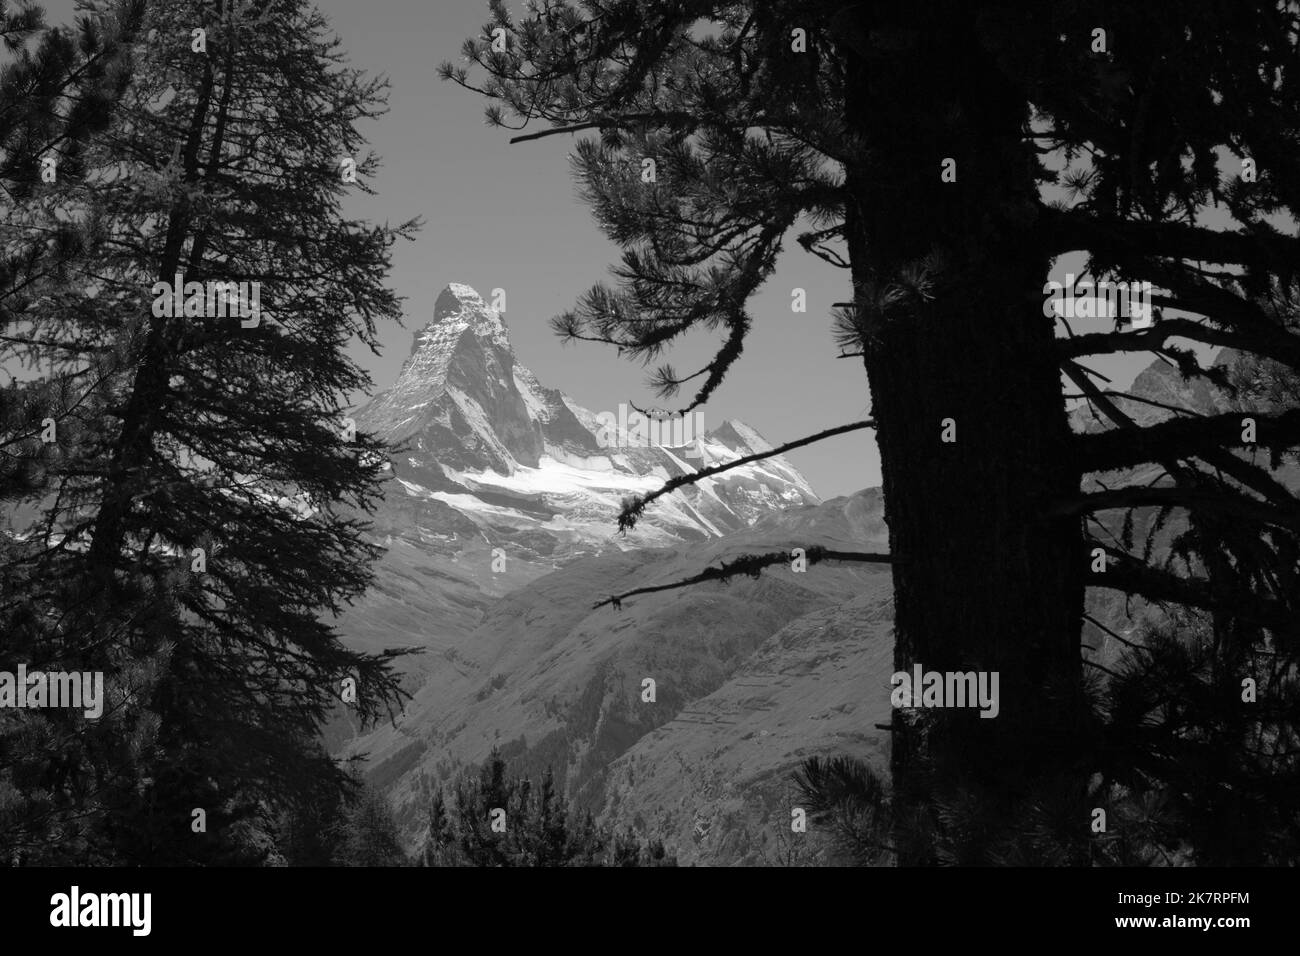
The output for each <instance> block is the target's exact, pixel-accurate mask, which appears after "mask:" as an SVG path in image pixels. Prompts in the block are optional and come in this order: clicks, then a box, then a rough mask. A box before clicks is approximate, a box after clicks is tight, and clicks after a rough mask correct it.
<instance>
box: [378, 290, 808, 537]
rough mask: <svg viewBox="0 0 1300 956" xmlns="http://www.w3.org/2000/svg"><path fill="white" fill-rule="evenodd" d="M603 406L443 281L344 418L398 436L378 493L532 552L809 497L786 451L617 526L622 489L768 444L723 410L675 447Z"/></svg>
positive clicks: (701, 533)
mask: <svg viewBox="0 0 1300 956" xmlns="http://www.w3.org/2000/svg"><path fill="white" fill-rule="evenodd" d="M612 417H613V413H609V412H606V413H603V414H600V415H598V414H596V413H593V412H591V411H589V410H587V409H585V408H583V407H582V406H580V405H578V404H577V403H576V402H574V401H573V400H572V399H570V398H569V397H567V396H565V395H564V394H563V393H561V392H560V391H559V390H557V389H553V388H547V387H545V386H544V385H542V384H541V382H539V381H538V379H537V377H536V376H535V375H534V374H533V373H532V372H531V371H530V370H529V369H527V368H526V367H524V366H522V365H520V364H519V363H518V362H517V360H516V358H515V354H514V350H513V348H512V347H511V345H510V339H509V332H508V329H507V327H506V324H505V322H504V321H503V320H502V318H501V315H500V314H499V313H498V312H497V311H495V310H493V309H491V308H489V307H488V306H487V304H486V303H485V302H484V300H483V298H482V297H481V296H480V295H479V294H478V293H477V292H476V291H475V290H474V289H473V288H471V287H470V286H467V285H463V284H460V283H451V284H449V285H448V286H447V287H446V288H445V289H444V290H443V291H442V293H441V294H440V295H439V296H438V298H437V300H436V302H435V303H434V309H433V320H432V321H430V322H429V323H428V324H427V325H425V326H424V327H423V328H421V329H420V330H419V331H417V332H416V333H415V337H414V342H413V344H412V348H411V354H410V356H409V357H408V358H407V360H406V363H405V364H404V365H403V366H402V370H401V372H400V373H399V374H398V377H397V380H396V381H395V382H394V384H393V386H392V387H391V388H390V389H388V390H387V391H385V392H382V393H380V394H379V395H377V396H376V397H375V398H374V400H373V401H371V402H370V403H369V404H368V405H367V406H365V407H364V408H362V409H361V410H360V411H358V412H357V415H356V420H357V427H358V428H359V429H361V430H364V431H370V432H372V433H376V434H378V435H380V436H381V437H383V438H385V439H387V440H389V441H391V442H397V443H400V447H401V449H402V450H401V451H400V452H399V453H398V454H396V455H395V456H394V458H393V462H392V465H393V474H394V483H393V491H392V493H391V495H399V496H401V497H403V498H405V499H408V500H409V499H415V500H414V501H411V502H410V504H416V502H423V503H425V505H424V506H425V507H427V508H431V509H434V510H435V511H439V512H441V511H442V509H443V507H444V506H445V507H446V508H449V509H450V510H451V511H453V512H456V513H457V514H458V515H459V518H460V519H467V520H468V521H469V522H470V524H471V525H472V526H474V527H475V528H477V530H478V532H479V533H480V535H481V537H482V538H483V539H484V540H485V541H487V542H488V543H491V544H496V543H502V544H505V543H508V542H514V543H515V545H516V546H522V544H521V543H522V541H523V540H525V539H526V540H527V541H528V542H529V543H528V545H527V548H528V550H529V551H533V552H536V553H546V554H552V553H553V552H555V551H557V550H558V551H559V553H561V554H563V553H584V552H589V551H592V550H600V549H602V548H605V547H611V546H612V547H618V548H626V547H635V546H638V545H640V546H645V545H666V544H673V543H677V542H680V541H682V540H699V539H702V538H709V537H717V536H720V535H722V534H725V533H727V532H729V531H733V530H736V529H738V528H743V527H746V526H748V525H749V524H750V523H752V522H753V521H754V520H756V519H757V518H759V517H761V516H763V515H765V514H768V513H770V512H772V511H774V510H780V509H782V508H785V507H789V506H792V505H803V504H816V503H818V502H819V500H820V499H819V498H818V497H817V495H816V494H815V493H814V492H813V490H812V488H811V487H809V485H808V483H807V481H806V480H805V479H804V478H803V476H801V475H800V474H799V473H798V472H797V471H796V470H795V469H794V468H793V467H792V466H791V465H790V464H789V463H788V462H786V461H785V460H784V459H782V458H779V457H778V458H769V459H765V460H763V461H760V462H755V463H752V464H750V465H746V466H743V467H741V468H737V469H736V470H734V471H732V472H728V473H726V474H723V475H719V476H717V477H715V478H711V479H706V480H704V481H701V482H700V483H699V484H697V485H695V486H689V487H687V488H684V489H682V490H681V491H679V492H677V493H675V494H673V495H671V496H666V497H665V498H662V499H660V500H659V501H657V502H656V503H655V505H654V506H652V508H651V509H650V511H648V512H647V514H646V516H645V517H644V518H643V519H642V521H641V523H639V524H638V526H637V529H636V531H635V532H633V533H632V534H630V535H628V536H617V535H616V534H615V517H616V515H617V514H618V511H619V509H620V507H621V502H622V500H623V499H624V498H626V497H629V496H631V495H635V494H644V493H646V492H649V491H652V490H654V489H655V488H658V487H660V486H661V485H662V484H663V483H664V481H666V480H667V479H668V478H670V477H673V476H675V475H680V474H683V473H686V472H690V471H694V470H696V469H698V468H700V467H704V466H706V465H711V464H716V463H719V462H725V461H734V460H735V459H736V458H739V457H742V456H745V455H750V454H753V453H755V452H759V451H766V450H769V449H770V448H771V446H770V445H768V443H767V442H766V441H765V440H764V439H763V438H762V436H761V435H759V434H758V433H757V432H756V431H754V429H752V428H750V427H749V426H747V425H745V424H744V423H743V422H739V421H735V420H728V421H726V422H724V423H723V424H722V425H721V426H720V427H719V428H717V429H715V430H714V431H712V432H707V433H703V434H693V433H691V434H686V433H684V432H683V433H681V434H682V435H683V437H682V439H681V443H680V444H678V445H664V444H662V443H661V444H653V443H646V442H643V441H642V442H626V441H624V438H625V437H626V436H625V432H622V431H617V430H615V431H613V432H611V429H610V428H609V427H608V422H609V421H610V420H611V418H612ZM602 420H603V421H602ZM679 432H680V430H679ZM663 434H664V435H670V434H671V433H670V432H668V431H664V432H663ZM611 435H613V438H614V440H613V441H611ZM670 440H671V439H670ZM391 495H390V497H391ZM435 503H436V504H435ZM402 510H405V508H403V509H402ZM539 535H540V537H539ZM543 539H545V543H543ZM539 547H540V548H541V550H540V551H538V550H537V549H538V548H539Z"/></svg>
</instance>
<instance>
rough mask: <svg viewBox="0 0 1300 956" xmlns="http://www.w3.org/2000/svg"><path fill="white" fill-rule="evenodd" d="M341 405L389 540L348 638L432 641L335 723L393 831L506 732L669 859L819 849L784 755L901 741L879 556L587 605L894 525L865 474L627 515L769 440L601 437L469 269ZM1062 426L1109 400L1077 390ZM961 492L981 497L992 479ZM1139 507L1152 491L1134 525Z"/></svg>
mask: <svg viewBox="0 0 1300 956" xmlns="http://www.w3.org/2000/svg"><path fill="white" fill-rule="evenodd" d="M1219 361H1220V362H1223V363H1226V362H1231V361H1234V357H1233V355H1232V353H1227V352H1225V353H1224V354H1223V355H1222V356H1221V357H1220V360H1219ZM1132 393H1133V394H1135V395H1137V396H1139V401H1138V402H1134V403H1129V404H1130V406H1131V407H1133V408H1134V409H1135V410H1141V411H1142V414H1143V415H1149V414H1152V412H1151V411H1150V409H1151V408H1153V406H1152V405H1150V404H1143V403H1141V402H1140V400H1141V399H1143V398H1145V399H1147V400H1149V401H1156V402H1159V403H1160V404H1162V405H1163V406H1165V408H1166V409H1168V408H1185V409H1187V410H1188V411H1190V412H1197V411H1202V412H1203V411H1211V410H1218V409H1220V408H1222V407H1225V406H1226V403H1227V402H1228V401H1229V400H1228V399H1227V397H1226V396H1225V395H1224V394H1222V393H1220V392H1219V391H1217V390H1215V389H1212V388H1211V389H1206V388H1204V387H1202V386H1200V385H1198V384H1192V383H1188V382H1185V381H1183V380H1182V379H1181V376H1179V375H1178V374H1177V373H1176V372H1174V371H1173V370H1171V369H1170V368H1169V367H1168V366H1167V365H1166V364H1165V363H1163V362H1161V361H1157V362H1156V363H1155V364H1153V365H1152V367H1151V368H1149V369H1148V370H1147V371H1146V372H1144V373H1143V374H1142V375H1140V376H1139V377H1138V379H1137V381H1136V382H1135V383H1134V386H1133V388H1132ZM1162 414H1172V412H1170V411H1167V410H1166V411H1163V412H1162ZM355 418H356V422H357V427H358V429H360V430H367V431H370V432H373V433H377V434H378V435H380V436H382V437H384V438H386V439H388V440H389V441H390V442H393V443H395V444H396V445H397V447H398V448H399V451H397V452H395V453H394V454H393V456H392V458H391V461H390V462H389V466H388V467H389V471H390V474H391V478H390V480H389V484H388V489H387V493H386V497H385V500H384V503H383V504H382V506H381V507H380V509H379V510H378V512H377V513H376V514H375V515H374V516H373V531H374V535H375V539H376V540H377V542H378V543H380V544H382V545H383V546H384V548H385V553H384V556H383V558H382V559H381V561H380V562H379V564H378V566H377V575H376V579H375V583H374V585H373V586H372V587H371V589H370V590H369V591H368V592H367V594H366V595H365V597H364V598H363V599H362V600H361V601H360V602H359V603H358V604H357V605H355V606H354V607H353V608H352V609H351V610H350V611H349V613H348V614H346V615H345V616H344V618H343V619H342V621H341V629H342V631H343V633H344V636H345V639H346V640H347V641H348V642H349V643H351V644H352V645H354V646H356V647H359V648H364V649H367V650H371V651H377V650H380V649H383V648H388V647H407V648H413V649H416V650H417V651H418V652H419V653H417V654H413V655H411V656H408V657H404V658H401V661H402V662H403V665H402V666H403V668H404V669H405V683H406V686H407V688H408V689H409V691H410V692H411V693H412V695H413V696H412V699H411V700H410V701H409V702H408V704H407V706H406V708H405V710H404V712H403V713H402V714H401V715H399V716H398V717H397V719H396V720H395V721H394V722H393V723H385V724H381V725H380V726H378V727H373V728H366V729H363V728H359V727H356V726H353V725H351V724H350V723H349V722H348V721H347V717H346V712H344V713H343V715H342V716H341V718H340V719H339V720H338V721H336V722H335V723H334V724H333V725H332V726H331V727H330V728H329V729H328V733H327V739H328V741H329V743H330V744H331V746H332V747H333V749H334V750H335V751H336V752H337V753H339V754H340V755H345V756H355V755H359V754H365V755H367V760H366V764H365V766H366V768H367V777H368V780H369V781H370V782H371V783H372V784H373V785H374V786H376V787H378V788H379V789H381V790H382V791H383V792H384V793H385V795H386V796H387V797H388V798H389V799H390V800H391V802H392V805H393V807H394V809H395V810H396V812H397V815H398V819H399V822H400V824H401V826H402V830H403V837H404V839H405V840H406V841H407V842H408V849H414V848H415V846H416V845H418V843H419V842H420V841H421V840H422V838H423V834H424V831H425V828H426V817H425V812H426V807H427V792H428V788H429V787H430V786H442V785H445V784H446V783H448V782H449V781H450V780H452V779H453V778H454V777H455V776H456V775H457V774H458V773H459V772H460V771H462V770H463V769H465V768H467V767H472V766H476V765H478V764H480V763H481V762H482V761H483V759H484V758H485V757H486V756H487V754H488V753H489V752H490V750H491V749H492V748H493V747H494V746H496V747H498V748H500V750H501V752H502V754H503V756H504V757H505V758H506V760H507V764H508V772H510V773H521V774H529V775H532V776H534V777H536V776H537V775H538V774H539V773H540V772H541V771H542V770H543V769H544V768H546V767H548V766H549V767H550V768H551V769H552V770H553V772H554V774H555V777H556V779H557V781H561V782H562V783H563V785H564V787H565V788H566V790H567V792H568V793H569V795H570V797H571V798H572V799H573V800H574V801H576V803H577V804H578V805H579V806H581V807H583V808H587V809H590V810H591V811H592V812H593V813H595V814H596V815H597V816H598V817H600V818H603V819H605V820H607V821H609V822H612V823H614V824H615V825H617V826H619V827H622V826H625V825H630V826H632V827H634V828H636V829H638V830H641V831H643V832H648V833H652V834H654V835H657V836H659V837H661V838H662V839H663V840H664V842H665V843H666V844H667V845H668V847H669V850H670V851H671V852H674V853H675V854H676V855H677V858H678V861H679V862H680V863H681V864H682V865H692V864H694V865H735V864H742V865H744V864H805V863H816V862H819V861H823V860H825V859H827V855H826V854H827V849H828V848H827V846H826V844H825V843H824V842H823V839H824V838H823V837H821V836H820V835H819V834H818V833H817V828H816V827H810V828H809V831H808V833H807V834H804V835H803V837H805V838H802V839H799V840H792V839H791V832H790V819H791V816H790V813H791V809H792V808H793V807H795V806H797V805H798V797H797V796H796V794H795V791H794V789H793V786H792V782H791V774H792V773H793V771H795V770H796V769H798V767H799V765H800V763H801V762H802V761H803V760H805V759H806V758H808V757H811V756H816V755H825V756H848V757H857V758H861V759H864V760H866V761H867V762H868V763H870V764H871V765H873V766H874V767H876V768H878V769H880V770H882V771H883V770H885V769H886V768H887V766H888V740H887V737H888V732H887V731H885V730H882V729H879V727H878V725H887V724H888V723H889V719H890V694H891V685H890V678H891V675H892V673H893V671H894V662H893V640H892V629H891V628H892V606H891V590H890V575H889V571H888V568H887V566H885V565H875V564H834V563H824V564H818V565H813V566H810V567H809V568H808V570H807V571H806V572H804V573H798V572H796V571H795V570H794V569H793V568H792V567H791V566H789V565H785V566H775V567H772V568H769V569H768V570H766V571H764V572H763V573H762V575H761V576H760V577H758V578H748V577H739V578H735V579H732V580H731V581H730V582H728V583H726V584H717V583H710V584H704V585H698V586H694V587H689V588H684V589H677V590H670V591H663V592H659V593H651V594H644V595H639V596H636V597H632V598H628V599H626V600H625V601H623V603H622V606H621V607H619V608H617V609H616V608H614V607H612V606H609V605H606V606H604V607H601V608H599V609H595V608H593V605H594V604H596V603H597V602H598V601H600V600H602V599H604V598H606V597H608V596H610V595H612V594H618V593H621V592H624V591H628V590H631V589H633V588H638V587H647V586H654V585H659V584H668V583H672V582H675V581H679V580H681V579H683V578H686V577H689V576H691V575H693V574H697V573H699V572H700V571H702V570H704V569H705V568H706V567H709V566H713V567H716V566H717V565H718V564H719V563H720V562H722V561H726V560H729V559H732V558H735V557H737V556H740V555H743V554H752V553H755V552H769V551H773V550H778V549H786V550H791V549H793V548H796V547H803V548H808V547H811V546H813V545H822V546H824V547H827V548H831V549H835V550H843V551H888V550H889V547H888V533H887V529H886V526H885V523H884V516H883V501H882V498H881V494H880V491H879V489H874V488H873V489H867V490H865V491H861V492H858V493H856V494H853V495H850V496H847V497H842V498H836V499H833V500H830V501H821V500H820V499H819V498H818V497H817V495H816V494H815V493H814V492H813V490H812V488H810V487H809V485H808V483H807V482H806V481H805V480H804V479H803V478H802V477H801V476H800V475H799V473H798V472H797V471H795V469H794V468H793V467H792V466H791V465H790V464H789V463H787V462H786V461H785V460H783V459H782V458H780V457H772V458H766V459H763V460H761V461H758V462H755V463H751V464H748V465H744V466H740V467H736V468H734V469H732V470H729V471H727V472H724V473H722V474H720V475H718V476H716V477H714V478H709V479H705V480H702V481H700V482H699V483H698V484H695V485H691V486H686V487H684V488H681V489H678V490H677V491H675V492H673V493H672V494H669V495H665V496H664V497H662V498H659V499H658V500H656V501H655V502H653V503H652V504H651V505H650V506H649V507H648V508H647V509H646V512H645V514H644V516H643V517H642V518H641V519H640V520H639V521H638V523H637V526H636V528H635V529H634V530H633V531H631V532H629V533H628V534H627V535H626V536H621V535H619V534H618V533H617V523H616V516H617V514H618V511H619V506H620V503H621V501H622V499H623V498H625V497H627V496H629V495H631V494H634V493H639V492H646V491H650V490H653V489H655V488H658V487H660V486H661V485H662V484H663V482H664V481H665V480H666V479H668V478H670V477H672V476H675V475H679V474H683V473H685V472H689V471H694V470H696V469H698V468H700V467H702V466H707V465H712V464H717V463H724V462H729V461H734V460H736V459H737V458H739V457H743V456H747V455H750V454H753V453H755V452H758V451H765V450H769V449H770V447H771V446H770V445H768V444H767V443H766V442H765V441H764V439H763V438H762V437H761V436H760V435H759V434H758V433H757V432H756V431H754V430H753V429H752V428H750V427H748V426H746V425H745V424H743V423H741V422H737V421H727V422H724V423H723V424H722V425H721V426H719V427H718V428H716V429H713V430H712V431H708V432H705V433H703V434H702V435H697V436H694V437H695V440H694V441H693V442H692V444H691V445H690V446H683V447H651V446H647V445H644V444H642V445H640V446H638V445H636V444H635V441H634V439H635V438H637V437H638V436H635V435H624V436H620V441H619V442H618V443H617V445H618V447H606V446H607V445H608V438H609V433H608V423H609V421H610V416H609V415H600V416H599V417H598V416H597V415H596V414H593V413H592V412H591V411H588V410H587V409H585V408H582V407H581V406H579V405H577V404H575V403H574V402H573V401H572V400H571V399H569V398H568V397H567V396H565V395H564V394H563V393H562V392H560V391H557V390H555V389H552V388H546V387H544V386H543V385H542V384H541V383H540V382H538V380H537V378H536V377H535V376H534V375H533V374H532V373H531V372H530V371H529V370H528V369H526V368H524V367H523V366H521V365H519V364H518V363H517V362H516V360H515V356H514V353H513V350H512V349H511V346H510V342H509V338H508V335H507V329H506V326H505V323H504V322H503V320H502V318H501V316H500V315H498V314H497V313H495V312H494V311H492V310H491V309H489V308H487V307H486V305H485V304H484V303H483V301H482V299H480V297H479V296H478V295H477V294H476V293H475V292H474V291H473V290H472V289H470V288H469V287H467V286H463V285H456V284H453V285H450V286H448V287H447V289H446V290H444V291H443V292H442V294H441V295H440V296H439V298H438V300H437V302H436V304H435V308H434V315H433V320H432V321H431V322H429V324H428V325H426V326H424V328H422V329H421V330H420V331H419V332H417V333H416V335H415V341H414V344H413V347H412V350H411V354H410V357H409V358H408V359H407V361H406V363H405V365H404V367H403V368H402V371H401V373H400V374H399V376H398V378H397V381H396V382H395V383H394V384H393V386H392V387H391V388H390V389H388V390H387V391H385V392H382V393H380V394H379V395H377V396H376V397H375V398H374V399H373V401H371V402H370V403H369V404H368V405H367V406H365V407H364V408H362V409H360V410H359V411H358V412H357V413H356V416H355ZM1072 425H1073V427H1074V428H1075V429H1077V430H1095V429H1098V428H1104V427H1109V425H1107V424H1103V423H1102V422H1101V421H1099V420H1097V419H1096V418H1095V417H1092V416H1091V415H1089V414H1088V411H1087V409H1086V408H1081V409H1078V410H1076V412H1075V413H1074V414H1073V416H1072ZM782 437H783V438H784V437H786V436H782ZM789 437H797V436H789ZM622 439H627V440H626V441H624V440H622ZM846 465H847V466H848V467H852V463H846ZM1089 480H1091V479H1089ZM971 495H972V506H973V507H975V506H978V504H977V503H978V495H979V489H978V488H972V489H971ZM1115 514H1116V517H1115V519H1114V520H1116V521H1118V520H1120V519H1121V518H1122V515H1120V514H1119V513H1115ZM1152 517H1153V511H1152V509H1143V510H1139V512H1138V513H1137V515H1136V522H1137V526H1138V528H1139V529H1142V528H1145V527H1147V526H1148V523H1149V522H1150V521H1151V520H1152ZM1175 530H1176V529H1175V528H1174V527H1173V526H1172V523H1171V525H1170V527H1167V528H1165V529H1163V531H1162V532H1161V536H1162V537H1167V535H1169V534H1172V533H1174V531H1175ZM1089 605H1090V609H1091V611H1092V613H1093V614H1094V616H1097V617H1098V618H1099V619H1100V620H1103V621H1105V622H1107V623H1108V626H1110V627H1111V628H1112V629H1114V630H1115V631H1116V633H1119V634H1125V633H1132V631H1133V629H1134V628H1135V627H1137V626H1138V623H1139V619H1140V617H1141V614H1142V613H1143V608H1142V606H1141V605H1140V602H1135V606H1134V607H1131V608H1129V607H1125V606H1124V605H1123V603H1122V602H1116V601H1115V600H1114V599H1113V598H1108V597H1106V596H1105V594H1104V593H1101V594H1099V593H1098V592H1091V597H1090V601H1089ZM1129 612H1132V613H1133V616H1132V617H1130V616H1129ZM1097 638H1098V639H1097V642H1096V644H1095V645H1094V647H1095V650H1093V651H1090V652H1089V653H1095V654H1097V655H1098V658H1099V659H1100V660H1107V659H1113V657H1114V656H1115V655H1116V654H1118V653H1119V651H1120V650H1121V649H1122V648H1121V647H1120V646H1119V642H1117V641H1113V640H1111V639H1109V638H1107V637H1105V636H1104V635H1098V636H1097ZM647 678H650V679H653V681H654V684H655V699H654V700H653V702H648V701H646V700H645V699H644V698H643V692H642V691H643V686H644V684H643V682H644V681H645V680H646V679H647Z"/></svg>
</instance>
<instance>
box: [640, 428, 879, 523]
mask: <svg viewBox="0 0 1300 956" xmlns="http://www.w3.org/2000/svg"><path fill="white" fill-rule="evenodd" d="M875 424H876V423H875V422H874V421H872V420H871V419H866V420H864V421H860V422H853V423H852V424H849V425H840V426H838V427H836V428H829V429H827V430H826V431H823V432H818V433H817V434H816V435H810V436H808V437H807V438H800V439H798V440H797V441H792V442H787V443H786V444H784V445H781V446H780V447H778V448H773V449H771V450H770V451H762V452H757V453H755V454H753V455H746V456H745V457H743V458H737V459H736V460H735V461H731V462H727V463H726V464H723V465H713V466H711V467H709V468H701V469H700V470H699V471H695V472H692V473H691V474H689V475H678V476H677V477H676V478H670V479H668V481H667V482H665V483H664V485H663V487H662V488H659V489H657V490H656V491H652V492H650V494H648V495H644V496H640V495H639V496H637V497H635V498H629V499H627V500H625V501H624V502H623V511H622V512H621V513H620V514H619V516H618V530H619V532H620V533H626V532H627V530H628V529H629V528H634V527H636V522H637V519H638V518H640V517H641V514H642V512H644V511H645V508H646V505H648V504H650V502H652V501H654V500H655V499H656V498H661V497H663V496H664V495H666V494H668V493H669V492H671V491H676V490H677V489H678V488H681V487H684V486H686V485H693V484H695V483H696V482H698V481H701V480H703V479H705V478H711V477H713V476H714V475H720V474H722V473H723V472H724V471H730V470H731V469H733V468H739V467H740V466H742V465H748V464H752V463H753V462H756V461H762V460H763V459H764V458H773V457H775V456H777V455H783V454H785V453H786V452H787V451H792V450H794V449H795V448H802V447H803V446H804V445H811V444H813V443H814V442H819V441H822V440H823V439H826V438H833V437H835V436H836V435H843V434H845V433H846V432H852V431H857V430H858V429H861V428H874V427H875Z"/></svg>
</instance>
